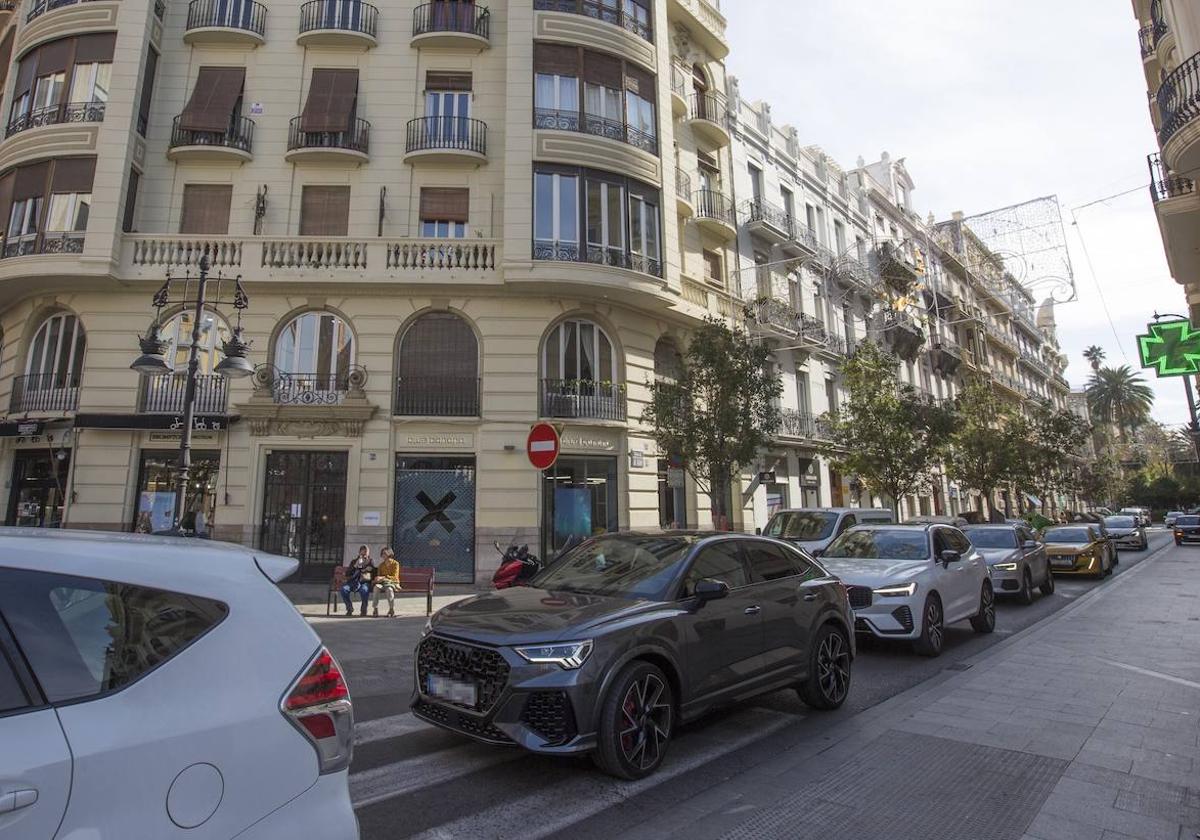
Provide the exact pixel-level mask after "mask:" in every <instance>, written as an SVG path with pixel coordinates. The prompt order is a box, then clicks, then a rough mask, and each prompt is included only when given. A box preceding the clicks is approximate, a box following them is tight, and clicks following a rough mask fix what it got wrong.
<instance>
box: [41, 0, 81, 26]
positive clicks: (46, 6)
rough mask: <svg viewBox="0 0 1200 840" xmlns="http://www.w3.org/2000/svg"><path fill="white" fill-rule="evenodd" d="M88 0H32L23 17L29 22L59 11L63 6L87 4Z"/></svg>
mask: <svg viewBox="0 0 1200 840" xmlns="http://www.w3.org/2000/svg"><path fill="white" fill-rule="evenodd" d="M89 1H90V0H34V1H33V2H32V3H30V4H29V12H28V13H27V14H26V15H25V21H26V22H28V21H31V20H33V19H34V18H37V17H41V16H42V15H44V14H46V12H52V11H54V10H55V9H61V8H63V7H64V6H74V5H75V4H77V3H87V2H89Z"/></svg>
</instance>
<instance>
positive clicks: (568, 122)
mask: <svg viewBox="0 0 1200 840" xmlns="http://www.w3.org/2000/svg"><path fill="white" fill-rule="evenodd" d="M533 127H534V128H536V129H538V130H540V131H575V132H578V133H581V134H590V135H592V136H594V137H605V138H607V139H609V140H616V141H617V142H619V143H626V144H628V145H630V146H633V147H635V148H638V149H641V150H642V151H643V152H646V153H647V154H651V155H654V156H656V157H657V156H658V138H657V137H655V136H654V135H653V134H650V133H649V132H645V131H641V130H640V129H637V128H634V127H633V126H631V125H628V124H626V123H624V122H622V121H621V120H610V119H606V118H604V117H597V116H593V115H591V114H587V113H580V112H579V111H563V110H560V109H557V108H535V109H534V111H533Z"/></svg>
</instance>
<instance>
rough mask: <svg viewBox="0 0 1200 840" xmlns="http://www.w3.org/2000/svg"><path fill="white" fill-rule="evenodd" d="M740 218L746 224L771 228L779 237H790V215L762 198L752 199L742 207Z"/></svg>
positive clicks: (791, 223)
mask: <svg viewBox="0 0 1200 840" xmlns="http://www.w3.org/2000/svg"><path fill="white" fill-rule="evenodd" d="M742 217H743V218H744V219H745V220H746V224H748V225H754V224H761V225H766V226H767V227H770V228H772V229H773V230H775V231H776V232H777V233H778V234H780V235H781V236H786V237H788V238H790V237H791V236H792V228H793V222H792V217H791V215H790V214H789V213H788V212H787V211H786V210H784V209H783V208H782V207H777V206H775V205H774V204H772V203H771V202H769V201H767V200H766V199H763V198H752V199H750V200H749V201H747V202H746V203H745V204H743V205H742Z"/></svg>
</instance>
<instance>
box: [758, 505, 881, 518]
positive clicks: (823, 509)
mask: <svg viewBox="0 0 1200 840" xmlns="http://www.w3.org/2000/svg"><path fill="white" fill-rule="evenodd" d="M781 513H878V514H881V515H883V514H886V515H887V516H891V515H892V514H893V511H892V509H891V508H862V507H857V508H853V507H805V508H780V509H779V510H777V511H775V514H774V515H775V516H778V515H779V514H781Z"/></svg>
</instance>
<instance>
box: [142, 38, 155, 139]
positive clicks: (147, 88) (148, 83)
mask: <svg viewBox="0 0 1200 840" xmlns="http://www.w3.org/2000/svg"><path fill="white" fill-rule="evenodd" d="M157 73H158V53H157V52H155V51H154V49H153V48H151V49H150V50H148V51H147V54H146V72H145V73H144V74H143V75H142V100H141V104H140V105H139V106H138V116H139V117H141V120H140V122H141V124H142V125H145V124H146V123H147V122H148V121H149V120H150V100H151V99H152V98H153V96H154V77H155V75H156V74H157Z"/></svg>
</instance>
